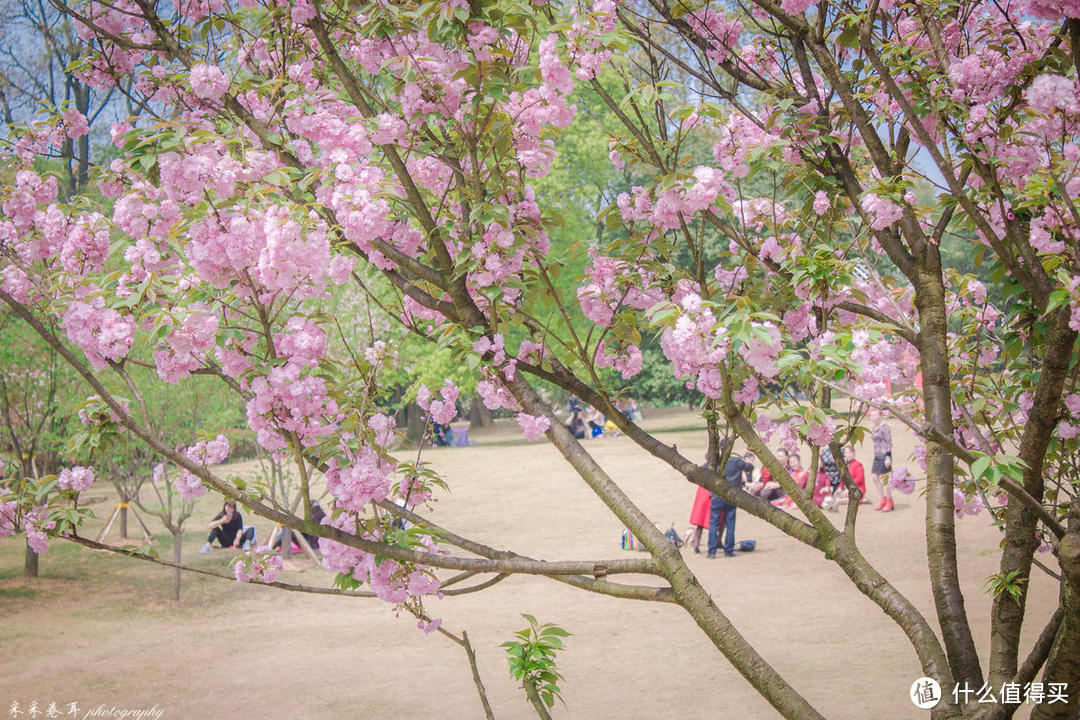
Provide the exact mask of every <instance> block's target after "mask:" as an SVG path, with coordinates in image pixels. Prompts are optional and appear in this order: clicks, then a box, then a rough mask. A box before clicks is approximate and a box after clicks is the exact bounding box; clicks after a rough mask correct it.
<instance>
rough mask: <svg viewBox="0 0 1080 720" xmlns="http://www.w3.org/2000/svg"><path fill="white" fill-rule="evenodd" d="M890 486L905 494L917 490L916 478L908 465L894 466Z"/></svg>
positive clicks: (890, 474) (889, 481) (890, 475)
mask: <svg viewBox="0 0 1080 720" xmlns="http://www.w3.org/2000/svg"><path fill="white" fill-rule="evenodd" d="M888 485H889V487H891V488H893V489H895V490H896V491H897V492H902V493H904V494H905V495H910V494H911V493H913V492H915V478H914V477H912V475H911V473H910V472H908V469H907V468H906V467H903V466H901V467H898V468H894V469H893V471H892V472H891V473H889V479H888Z"/></svg>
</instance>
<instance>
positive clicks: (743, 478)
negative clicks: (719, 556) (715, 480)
mask: <svg viewBox="0 0 1080 720" xmlns="http://www.w3.org/2000/svg"><path fill="white" fill-rule="evenodd" d="M753 459H754V456H753V455H752V454H750V453H746V456H745V459H744V458H741V457H739V456H738V455H735V454H732V455H731V457H729V458H728V461H727V464H726V465H724V478H725V479H726V480H727V481H728V483H729V484H730V485H731V486H732V487H737V488H741V487H742V486H743V485H745V484H746V483H747V482H748V481H749V480H750V479H751V478H752V477H753V476H754V464H753V463H752V462H750V461H751V460H753ZM735 510H736V508H735V506H734V505H732V504H730V503H729V502H728V501H726V500H724V499H723V498H722V497H720V496H719V495H713V496H712V504H711V505H710V507H709V557H710V558H715V557H716V550H717V548H718V547H720V526H721V525H723V527H724V557H735Z"/></svg>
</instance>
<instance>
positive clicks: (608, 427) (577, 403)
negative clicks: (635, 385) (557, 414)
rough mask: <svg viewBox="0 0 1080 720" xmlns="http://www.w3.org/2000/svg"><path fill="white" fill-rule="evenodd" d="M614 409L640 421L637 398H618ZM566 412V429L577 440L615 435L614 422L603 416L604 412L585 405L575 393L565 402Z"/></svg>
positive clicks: (615, 427)
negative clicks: (567, 417)
mask: <svg viewBox="0 0 1080 720" xmlns="http://www.w3.org/2000/svg"><path fill="white" fill-rule="evenodd" d="M615 409H616V410H618V411H619V412H621V413H622V414H623V415H625V416H626V417H628V418H630V419H631V420H633V421H634V422H641V418H642V415H641V409H640V408H639V407H638V404H637V400H634V399H633V398H626V397H624V398H619V399H618V400H616V401H615ZM566 413H567V415H568V416H569V420H568V421H567V423H566V429H567V430H569V431H570V434H571V435H573V436H574V437H575V438H577V439H578V440H582V439H584V438H586V437H594V438H596V437H603V436H604V435H605V434H607V435H617V434H618V427H617V426H616V425H615V422H614V421H612V420H610V419H608V418H606V417H604V414H603V413H602V412H600V411H599V410H597V409H596V408H594V407H585V406H584V405H582V403H581V400H579V399H578V397H577V396H576V395H571V396H570V399H569V400H568V401H567V403H566Z"/></svg>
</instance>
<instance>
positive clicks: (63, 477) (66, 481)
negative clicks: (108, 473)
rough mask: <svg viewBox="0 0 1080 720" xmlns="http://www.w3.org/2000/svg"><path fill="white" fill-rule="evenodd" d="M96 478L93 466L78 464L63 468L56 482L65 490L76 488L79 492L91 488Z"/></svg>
mask: <svg viewBox="0 0 1080 720" xmlns="http://www.w3.org/2000/svg"><path fill="white" fill-rule="evenodd" d="M96 480H97V477H96V476H95V475H94V469H93V468H88V467H82V466H79V465H76V466H75V467H71V468H64V469H63V470H61V471H60V475H59V476H58V477H57V479H56V484H57V485H58V486H59V487H61V488H63V489H64V490H74V491H75V492H77V493H79V492H86V491H87V490H89V489H90V486H91V485H93V484H94V482H95V481H96Z"/></svg>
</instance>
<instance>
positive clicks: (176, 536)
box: [172, 529, 184, 600]
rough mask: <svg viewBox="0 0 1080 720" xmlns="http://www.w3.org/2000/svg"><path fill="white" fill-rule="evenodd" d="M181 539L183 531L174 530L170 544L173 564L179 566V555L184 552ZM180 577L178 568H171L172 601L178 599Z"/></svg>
mask: <svg viewBox="0 0 1080 720" xmlns="http://www.w3.org/2000/svg"><path fill="white" fill-rule="evenodd" d="M183 539H184V531H183V530H180V529H176V530H173V531H172V542H173V547H172V557H173V562H174V563H176V564H177V565H179V564H180V558H181V554H182V553H183V550H184V547H183ZM180 575H181V571H180V568H178V567H177V568H173V600H179V599H180Z"/></svg>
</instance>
